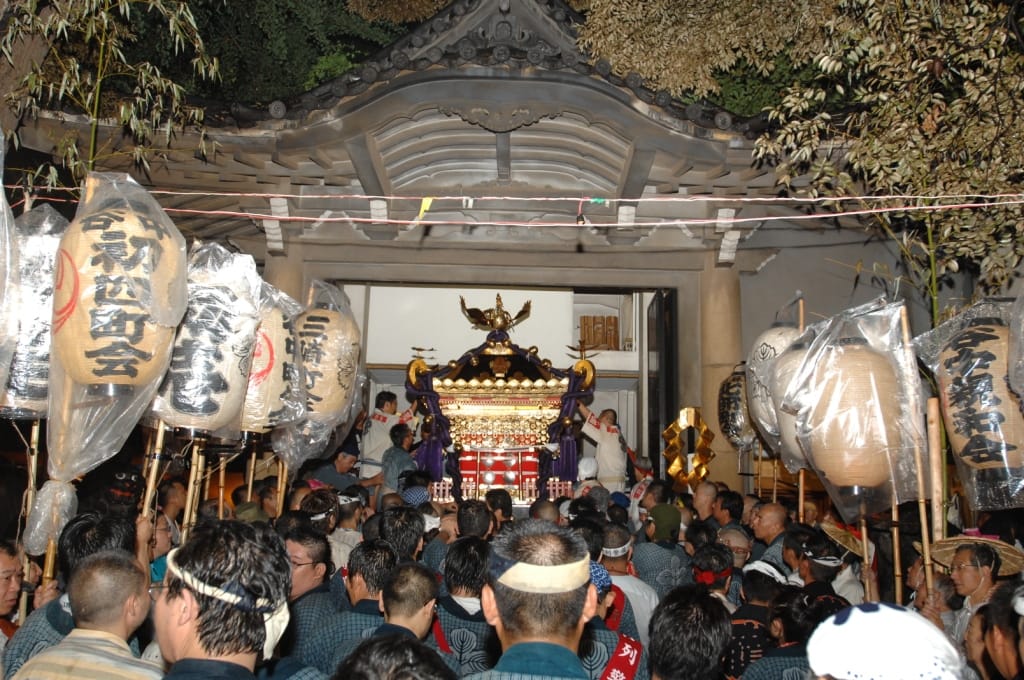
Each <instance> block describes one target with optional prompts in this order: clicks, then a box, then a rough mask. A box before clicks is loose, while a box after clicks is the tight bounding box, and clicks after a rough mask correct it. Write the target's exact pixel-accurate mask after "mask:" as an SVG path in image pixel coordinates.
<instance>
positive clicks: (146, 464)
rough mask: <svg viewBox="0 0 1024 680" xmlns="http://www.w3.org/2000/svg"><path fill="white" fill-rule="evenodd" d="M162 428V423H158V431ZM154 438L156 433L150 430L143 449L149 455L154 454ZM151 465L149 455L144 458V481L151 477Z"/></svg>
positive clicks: (147, 431)
mask: <svg viewBox="0 0 1024 680" xmlns="http://www.w3.org/2000/svg"><path fill="white" fill-rule="evenodd" d="M161 427H162V424H161V421H157V424H156V429H157V431H159V430H160V428H161ZM153 438H154V431H153V430H150V429H147V430H146V445H145V446H144V447H143V450H144V451H146V452H148V453H152V451H153ZM149 463H150V460H149V456H148V455H146V456H143V457H142V478H143V479H147V478H148V477H149Z"/></svg>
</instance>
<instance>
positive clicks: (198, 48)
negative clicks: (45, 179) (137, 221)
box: [0, 0, 217, 177]
mask: <svg viewBox="0 0 1024 680" xmlns="http://www.w3.org/2000/svg"><path fill="white" fill-rule="evenodd" d="M9 12H10V14H9V15H8V23H7V29H6V32H5V33H4V35H3V37H2V40H0V48H2V50H3V52H4V54H5V55H6V57H7V58H8V60H10V59H11V54H12V51H13V50H17V49H18V48H19V46H20V45H21V44H22V43H23V41H25V40H26V39H27V38H29V37H30V36H38V37H42V38H43V39H44V40H45V41H46V43H47V44H48V46H49V48H48V52H47V55H46V58H45V59H44V60H43V61H42V63H38V64H35V65H34V67H33V68H32V69H31V70H30V71H29V73H28V74H27V75H26V76H25V78H24V79H23V81H22V87H21V88H19V89H18V90H16V91H14V92H11V93H9V94H8V95H7V96H8V100H9V101H10V102H11V104H12V105H13V106H14V107H15V109H16V111H17V113H18V115H19V116H23V115H29V116H31V115H36V114H37V113H38V112H39V110H40V109H44V108H45V109H51V110H64V111H69V112H72V113H76V114H84V115H85V116H87V117H88V119H89V121H90V130H89V139H88V140H84V141H83V140H79V139H78V138H77V136H76V135H75V134H74V133H69V134H68V135H67V136H66V137H65V139H63V140H62V141H61V142H60V145H59V148H58V149H57V152H58V155H59V156H60V158H61V161H62V163H63V165H64V166H65V167H67V168H68V169H69V170H71V172H72V173H73V174H74V175H75V176H76V177H81V176H82V175H84V173H85V172H86V171H87V170H91V169H92V167H93V164H94V163H95V162H96V161H97V160H100V159H102V158H104V157H108V156H111V155H114V154H119V153H122V152H121V151H119V150H118V148H116V147H115V145H114V144H113V143H110V142H108V143H106V144H105V145H103V146H101V143H100V140H99V138H98V127H99V121H100V120H101V119H102V118H107V117H112V118H114V119H115V120H117V122H118V123H119V124H120V125H121V126H122V127H123V129H124V132H125V134H126V135H127V136H129V137H130V138H131V140H132V141H133V144H132V145H130V149H131V150H130V151H127V152H124V153H130V154H131V155H132V157H133V159H134V160H135V162H136V163H138V164H139V165H141V166H142V167H144V168H145V167H148V160H147V159H148V157H149V155H150V154H151V153H153V152H154V151H155V150H156V144H157V143H158V141H159V140H160V139H161V138H162V139H163V143H164V144H167V143H169V142H170V139H171V136H172V135H173V133H174V130H175V129H177V128H180V127H182V126H187V125H200V124H201V123H202V120H203V111H202V109H200V108H199V107H196V106H190V105H189V104H187V103H186V101H185V91H184V89H183V88H182V86H181V85H180V84H178V83H177V82H175V81H174V80H173V79H171V78H169V77H167V76H166V75H165V74H164V72H163V71H162V70H161V69H160V68H159V67H158V66H156V65H155V64H153V63H152V62H149V61H136V60H132V59H130V58H129V57H128V56H127V54H128V50H129V48H130V47H131V46H132V45H133V44H134V43H136V42H137V41H138V40H139V34H138V33H137V32H136V30H135V28H134V24H133V17H134V16H135V15H137V14H148V15H149V16H150V17H154V18H155V19H156V20H157V22H158V23H159V24H160V25H161V26H162V28H163V30H164V31H165V35H166V39H167V40H168V41H169V43H170V44H171V45H172V49H173V52H174V54H175V55H178V57H179V58H182V59H184V60H185V61H186V62H187V63H188V64H189V67H190V68H191V69H193V70H194V72H195V73H196V74H198V75H199V76H200V77H204V78H213V77H215V76H216V74H217V63H216V61H215V60H213V59H211V58H209V56H208V55H207V54H206V51H205V45H204V43H203V40H202V38H201V37H200V35H199V32H198V30H197V28H196V24H195V19H194V17H193V16H192V13H191V12H190V11H189V7H188V4H187V3H185V2H177V1H175V0H51V1H50V2H47V3H40V2H38V0H14V1H13V2H11V3H10V6H9ZM83 149H84V151H83ZM49 176H50V177H55V174H54V173H50V175H49Z"/></svg>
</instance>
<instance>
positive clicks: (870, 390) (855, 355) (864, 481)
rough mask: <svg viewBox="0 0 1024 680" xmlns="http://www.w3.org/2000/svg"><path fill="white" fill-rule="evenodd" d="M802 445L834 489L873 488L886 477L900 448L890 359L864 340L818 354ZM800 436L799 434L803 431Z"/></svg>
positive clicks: (896, 388)
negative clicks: (812, 401) (812, 399)
mask: <svg viewBox="0 0 1024 680" xmlns="http://www.w3.org/2000/svg"><path fill="white" fill-rule="evenodd" d="M813 384H814V390H813V394H814V395H815V397H814V401H815V403H814V405H813V407H812V409H811V410H810V412H809V413H808V416H807V419H806V422H805V423H804V427H803V428H802V430H803V432H805V433H806V438H805V439H804V441H805V442H806V444H807V448H808V451H809V454H810V457H811V462H813V464H814V467H815V468H816V470H817V471H818V473H819V474H820V475H822V476H823V477H825V478H827V480H828V482H830V483H831V484H833V485H835V486H837V487H877V486H879V485H881V484H883V483H885V482H887V481H889V479H890V467H889V455H890V452H891V453H892V455H898V454H899V450H900V447H901V440H900V428H899V414H900V408H901V406H900V399H899V394H900V389H899V382H898V380H897V377H896V370H895V367H894V366H893V364H892V362H891V361H890V360H889V358H888V357H887V356H886V355H884V354H882V353H880V352H877V351H875V350H874V349H872V348H871V347H870V346H869V345H868V342H867V340H865V339H863V338H847V339H843V340H841V341H840V342H839V343H838V344H836V345H832V346H829V347H827V348H825V349H824V350H823V351H822V355H821V356H820V357H818V361H817V364H816V367H815V370H814V376H813ZM802 434H803V433H802Z"/></svg>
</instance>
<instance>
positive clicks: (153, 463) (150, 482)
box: [142, 420, 165, 519]
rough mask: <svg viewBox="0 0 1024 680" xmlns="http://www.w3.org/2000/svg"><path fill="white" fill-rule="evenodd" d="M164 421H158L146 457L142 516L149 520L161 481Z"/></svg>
mask: <svg viewBox="0 0 1024 680" xmlns="http://www.w3.org/2000/svg"><path fill="white" fill-rule="evenodd" d="M164 433H165V430H164V421H162V420H158V421H157V423H156V437H155V438H153V439H150V442H149V443H150V444H152V445H153V446H152V448H151V449H150V450H149V455H148V456H146V461H147V465H148V467H147V469H146V493H145V495H143V497H142V516H143V517H145V518H146V519H149V518H150V517H152V516H153V514H154V513H153V510H154V504H153V498H154V496H156V485H157V481H158V480H159V479H160V459H161V458H163V454H164Z"/></svg>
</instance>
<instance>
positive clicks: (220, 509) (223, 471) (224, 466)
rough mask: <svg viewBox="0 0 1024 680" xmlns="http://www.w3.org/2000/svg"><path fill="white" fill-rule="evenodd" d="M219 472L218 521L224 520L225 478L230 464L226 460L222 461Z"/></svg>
mask: <svg viewBox="0 0 1024 680" xmlns="http://www.w3.org/2000/svg"><path fill="white" fill-rule="evenodd" d="M219 471H220V479H219V480H217V481H218V484H217V519H224V485H225V484H226V479H225V476H226V475H227V471H228V463H227V461H226V460H224V459H221V461H220V469H219Z"/></svg>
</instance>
